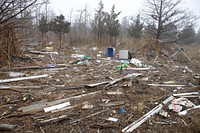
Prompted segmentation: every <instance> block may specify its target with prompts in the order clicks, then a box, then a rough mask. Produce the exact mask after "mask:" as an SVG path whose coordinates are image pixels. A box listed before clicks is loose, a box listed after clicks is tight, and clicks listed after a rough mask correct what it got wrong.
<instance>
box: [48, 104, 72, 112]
mask: <svg viewBox="0 0 200 133" xmlns="http://www.w3.org/2000/svg"><path fill="white" fill-rule="evenodd" d="M69 105H70V103H69V102H66V103H61V104H58V105H54V106H51V107H47V108H44V112H50V111H54V110H58V109H61V108H64V107H66V106H69Z"/></svg>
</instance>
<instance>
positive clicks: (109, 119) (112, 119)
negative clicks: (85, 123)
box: [107, 117, 118, 122]
mask: <svg viewBox="0 0 200 133" xmlns="http://www.w3.org/2000/svg"><path fill="white" fill-rule="evenodd" d="M107 120H108V121H112V122H117V121H118V119H117V118H114V117H109V118H108V119H107Z"/></svg>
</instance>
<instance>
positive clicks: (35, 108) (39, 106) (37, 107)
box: [18, 91, 101, 112]
mask: <svg viewBox="0 0 200 133" xmlns="http://www.w3.org/2000/svg"><path fill="white" fill-rule="evenodd" d="M98 93H101V91H96V92H91V93H87V94H82V95H78V96H73V97H68V98H64V99H60V100H55V101H51V102H44V103H38V104H33V105H29V106H26V107H22V108H19V109H18V110H21V111H22V112H37V111H42V110H43V109H44V108H46V107H49V106H53V105H56V104H60V103H63V102H67V101H69V100H73V99H79V98H83V97H87V96H92V95H96V94H98Z"/></svg>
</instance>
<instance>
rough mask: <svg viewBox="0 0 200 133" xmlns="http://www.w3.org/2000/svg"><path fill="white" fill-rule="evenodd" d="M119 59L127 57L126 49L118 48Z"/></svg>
mask: <svg viewBox="0 0 200 133" xmlns="http://www.w3.org/2000/svg"><path fill="white" fill-rule="evenodd" d="M119 59H124V60H127V59H128V50H119Z"/></svg>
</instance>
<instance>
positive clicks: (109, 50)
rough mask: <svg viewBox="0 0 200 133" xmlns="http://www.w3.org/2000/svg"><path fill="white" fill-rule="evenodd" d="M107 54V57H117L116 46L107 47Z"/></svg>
mask: <svg viewBox="0 0 200 133" xmlns="http://www.w3.org/2000/svg"><path fill="white" fill-rule="evenodd" d="M106 56H107V57H115V48H107V50H106Z"/></svg>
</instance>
